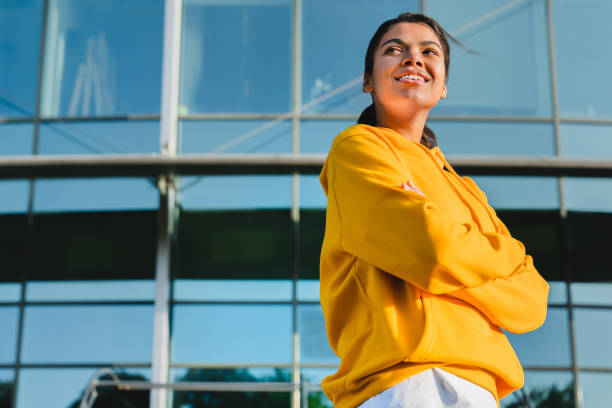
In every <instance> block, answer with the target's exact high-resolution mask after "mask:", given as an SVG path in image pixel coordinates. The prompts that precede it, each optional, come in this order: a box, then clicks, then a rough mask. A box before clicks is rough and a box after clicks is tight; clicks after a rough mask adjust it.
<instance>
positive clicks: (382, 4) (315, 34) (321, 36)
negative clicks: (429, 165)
mask: <svg viewBox="0 0 612 408" xmlns="http://www.w3.org/2000/svg"><path fill="white" fill-rule="evenodd" d="M302 8H303V10H302V25H303V30H302V31H303V34H302V35H303V46H302V61H303V67H302V71H303V82H302V104H303V105H309V104H312V105H313V106H312V107H311V109H306V110H305V113H352V114H355V115H359V114H360V113H361V111H362V110H363V108H365V107H366V106H368V105H369V104H370V103H372V102H371V98H370V96H369V95H367V94H364V93H362V92H361V84H362V80H363V58H364V55H365V51H366V48H367V47H368V42H369V41H370V37H371V36H372V35H373V34H374V32H375V31H376V28H377V27H378V25H379V24H380V23H382V22H383V21H385V20H387V19H389V18H392V17H395V16H397V15H398V14H399V13H403V12H407V11H412V12H416V11H418V10H419V2H418V1H416V0H409V1H398V0H383V1H376V2H371V1H367V0H357V1H351V2H345V1H326V0H309V1H307V2H304V4H303V6H302ZM339 22H341V24H339ZM349 82H350V83H352V86H350V87H348V89H346V90H344V91H343V92H340V93H339V94H337V95H335V96H333V97H332V98H329V99H326V100H324V101H322V102H320V103H316V101H317V100H318V99H319V98H321V97H323V96H325V95H326V94H327V93H329V92H332V91H335V90H336V89H338V88H340V87H341V86H343V85H345V84H347V83H349ZM335 134H337V132H336V133H335ZM335 134H333V135H329V136H330V137H333V136H335Z"/></svg>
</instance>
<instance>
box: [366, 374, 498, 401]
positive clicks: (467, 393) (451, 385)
mask: <svg viewBox="0 0 612 408" xmlns="http://www.w3.org/2000/svg"><path fill="white" fill-rule="evenodd" d="M450 407H452V408H497V401H495V397H493V394H491V393H490V392H489V391H488V390H486V389H484V388H482V387H480V386H478V385H476V384H474V383H472V382H470V381H468V380H465V379H463V378H461V377H458V376H456V375H454V374H451V373H449V372H446V371H444V370H442V369H440V368H437V367H434V368H431V369H429V370H425V371H423V372H420V373H418V374H415V375H413V376H412V377H409V378H406V379H405V380H404V381H402V382H400V383H398V384H396V385H394V386H393V387H391V388H388V389H386V390H384V391H383V392H381V393H380V394H377V395H375V396H373V397H372V398H370V399H368V400H367V401H366V402H364V403H363V404H361V405H359V408H450Z"/></svg>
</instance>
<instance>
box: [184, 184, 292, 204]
mask: <svg viewBox="0 0 612 408" xmlns="http://www.w3.org/2000/svg"><path fill="white" fill-rule="evenodd" d="M179 202H180V205H181V208H183V209H207V210H212V209H257V208H289V207H290V206H291V176H215V177H212V176H202V177H199V176H198V177H183V178H181V185H180V187H179Z"/></svg>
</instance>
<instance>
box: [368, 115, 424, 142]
mask: <svg viewBox="0 0 612 408" xmlns="http://www.w3.org/2000/svg"><path fill="white" fill-rule="evenodd" d="M376 113H377V114H376V124H377V126H381V127H386V128H389V129H393V130H395V131H396V132H398V133H399V134H401V135H402V136H404V137H405V138H406V139H408V140H412V141H413V142H415V143H421V137H422V135H423V128H424V127H425V122H426V121H427V113H425V114H424V115H423V114H421V115H414V116H412V117H408V118H406V117H403V118H402V119H401V120H396V119H395V120H394V118H393V117H390V116H389V115H384V114H382V115H379V114H378V111H377V112H376Z"/></svg>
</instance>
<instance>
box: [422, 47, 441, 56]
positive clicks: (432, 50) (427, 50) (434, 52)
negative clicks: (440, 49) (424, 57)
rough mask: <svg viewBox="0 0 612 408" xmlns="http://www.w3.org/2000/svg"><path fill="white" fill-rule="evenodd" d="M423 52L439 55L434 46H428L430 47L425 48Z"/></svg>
mask: <svg viewBox="0 0 612 408" xmlns="http://www.w3.org/2000/svg"><path fill="white" fill-rule="evenodd" d="M423 54H431V55H438V53H437V52H436V50H434V49H433V48H428V49H426V50H424V51H423Z"/></svg>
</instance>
